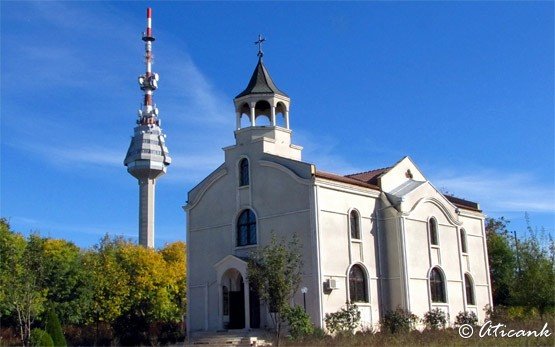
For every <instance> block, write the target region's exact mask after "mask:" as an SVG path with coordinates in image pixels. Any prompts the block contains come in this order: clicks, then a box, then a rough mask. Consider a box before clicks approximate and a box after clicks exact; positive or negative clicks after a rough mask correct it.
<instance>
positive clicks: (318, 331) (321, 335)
mask: <svg viewBox="0 0 555 347" xmlns="http://www.w3.org/2000/svg"><path fill="white" fill-rule="evenodd" d="M326 337H328V334H326V331H325V330H324V329H322V328H316V327H315V328H314V330H313V331H312V334H311V335H310V338H311V339H314V340H323V339H325V338H326Z"/></svg>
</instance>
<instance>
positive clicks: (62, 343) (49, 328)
mask: <svg viewBox="0 0 555 347" xmlns="http://www.w3.org/2000/svg"><path fill="white" fill-rule="evenodd" d="M46 332H47V333H48V334H49V335H50V336H51V337H52V341H54V346H56V347H66V346H67V342H66V339H65V337H64V333H63V332H62V326H61V325H60V320H59V319H58V316H57V315H56V312H54V310H52V309H51V310H50V311H48V317H47V318H46Z"/></svg>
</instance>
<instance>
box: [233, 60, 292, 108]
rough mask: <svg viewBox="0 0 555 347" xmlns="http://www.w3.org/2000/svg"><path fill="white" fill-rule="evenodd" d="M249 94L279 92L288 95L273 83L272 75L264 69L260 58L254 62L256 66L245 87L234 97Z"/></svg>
mask: <svg viewBox="0 0 555 347" xmlns="http://www.w3.org/2000/svg"><path fill="white" fill-rule="evenodd" d="M249 94H279V95H282V96H285V97H289V96H288V95H287V94H285V93H284V92H282V91H281V90H279V89H278V87H277V86H276V85H275V84H274V81H272V77H270V73H268V70H266V67H265V66H264V64H263V63H262V58H259V59H258V64H256V68H254V71H253V73H252V76H251V79H250V81H249V85H248V86H247V88H246V89H245V90H243V91H242V92H241V93H240V94H239V95H237V96H236V97H235V98H236V99H237V98H240V97H242V96H245V95H249Z"/></svg>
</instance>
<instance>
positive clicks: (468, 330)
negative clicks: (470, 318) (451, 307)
mask: <svg viewBox="0 0 555 347" xmlns="http://www.w3.org/2000/svg"><path fill="white" fill-rule="evenodd" d="M472 334H474V328H472V325H470V324H463V325H461V326H460V327H459V335H461V337H462V338H463V339H468V338H470V337H472Z"/></svg>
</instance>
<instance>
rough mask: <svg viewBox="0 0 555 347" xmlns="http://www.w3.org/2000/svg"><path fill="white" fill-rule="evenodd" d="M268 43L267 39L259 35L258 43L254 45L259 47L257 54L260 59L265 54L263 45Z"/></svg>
mask: <svg viewBox="0 0 555 347" xmlns="http://www.w3.org/2000/svg"><path fill="white" fill-rule="evenodd" d="M264 41H266V39H265V38H264V37H263V36H262V35H260V34H258V41H256V42H255V43H254V44H255V45H258V53H257V54H256V55H257V56H258V57H259V58H262V56H263V55H264V52H262V43H263V42H264Z"/></svg>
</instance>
